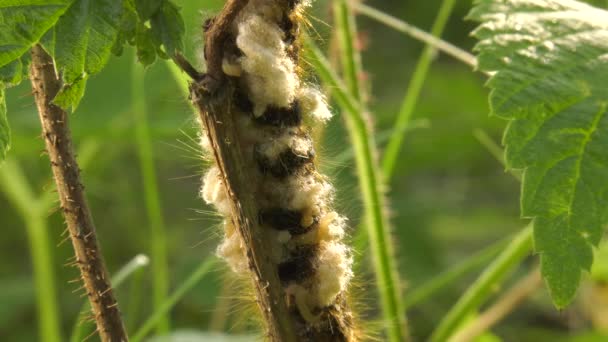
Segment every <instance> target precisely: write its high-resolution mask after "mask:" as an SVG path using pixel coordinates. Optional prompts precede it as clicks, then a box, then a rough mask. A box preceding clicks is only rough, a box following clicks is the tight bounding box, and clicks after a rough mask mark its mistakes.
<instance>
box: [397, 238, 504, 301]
mask: <svg viewBox="0 0 608 342" xmlns="http://www.w3.org/2000/svg"><path fill="white" fill-rule="evenodd" d="M509 240H510V238H509V239H503V240H500V241H498V242H495V243H494V244H492V245H490V246H488V247H486V248H484V249H482V250H480V251H478V252H477V253H475V254H473V255H471V256H470V257H468V258H466V259H465V260H463V261H461V262H459V263H458V264H456V265H454V266H450V267H449V268H448V269H447V270H445V271H444V272H441V273H440V274H438V275H437V276H435V277H433V278H431V279H430V280H429V281H427V282H425V283H424V284H422V285H420V286H418V287H417V288H415V289H413V290H411V291H409V292H408V294H407V296H405V300H404V305H405V307H406V309H409V308H411V307H412V306H415V305H417V304H419V303H421V302H424V301H425V300H427V299H429V298H430V297H432V296H433V295H434V294H435V293H437V292H439V291H440V290H441V289H443V288H445V287H447V286H448V285H450V284H452V283H453V282H454V281H455V280H456V279H458V278H460V277H462V276H464V275H465V274H467V273H469V272H471V271H473V270H475V269H477V268H478V267H481V266H482V265H484V264H486V263H487V262H489V261H491V260H492V259H493V258H494V257H495V256H496V255H497V254H498V253H499V252H500V251H501V250H503V248H504V247H505V246H506V245H507V243H508V242H509Z"/></svg>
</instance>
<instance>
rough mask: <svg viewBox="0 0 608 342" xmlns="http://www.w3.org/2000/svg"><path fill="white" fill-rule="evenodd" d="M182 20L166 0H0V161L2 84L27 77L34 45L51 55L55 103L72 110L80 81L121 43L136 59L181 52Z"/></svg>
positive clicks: (5, 140)
mask: <svg viewBox="0 0 608 342" xmlns="http://www.w3.org/2000/svg"><path fill="white" fill-rule="evenodd" d="M183 35H184V22H183V20H182V18H181V15H180V13H179V8H178V7H177V6H176V5H175V4H173V3H172V2H170V1H168V0H153V1H151V0H5V1H3V2H2V3H1V4H0V91H1V92H2V93H0V161H2V160H3V159H4V157H5V155H6V151H7V150H8V146H9V144H10V141H9V140H10V139H9V137H10V134H9V127H8V122H7V119H6V104H5V99H4V96H3V94H4V88H6V87H8V86H13V85H17V84H19V83H20V82H21V81H22V79H24V78H27V72H28V65H29V54H28V53H26V52H27V51H28V50H29V49H30V48H31V47H32V46H33V45H34V44H37V43H40V44H42V45H43V47H44V48H45V50H46V51H47V52H48V53H49V54H50V55H51V56H52V57H53V59H54V62H55V65H56V66H57V71H58V72H59V75H60V76H61V77H62V81H63V87H62V89H61V91H60V92H59V94H57V96H56V97H55V99H54V100H53V101H54V102H55V104H57V105H58V106H60V107H62V108H64V109H71V110H75V109H76V107H77V106H78V103H79V102H80V100H81V98H82V96H83V95H84V91H85V87H86V81H87V79H88V78H89V77H90V76H91V75H94V74H96V73H98V72H100V71H101V70H102V69H103V68H104V66H105V65H106V63H107V62H108V60H109V58H110V56H111V54H112V53H113V54H115V55H120V54H121V53H122V51H123V46H124V45H125V44H129V45H133V46H135V47H136V49H137V56H138V58H139V61H140V62H141V63H142V64H144V65H150V64H152V63H153V62H154V61H155V60H156V57H157V56H158V57H160V58H165V59H166V58H172V57H173V56H175V54H177V53H179V52H180V51H181V50H183V42H182V39H183Z"/></svg>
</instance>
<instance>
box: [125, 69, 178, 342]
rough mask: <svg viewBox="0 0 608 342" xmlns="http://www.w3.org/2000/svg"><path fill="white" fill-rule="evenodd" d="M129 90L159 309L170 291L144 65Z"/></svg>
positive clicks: (161, 328) (164, 324)
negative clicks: (148, 116)
mask: <svg viewBox="0 0 608 342" xmlns="http://www.w3.org/2000/svg"><path fill="white" fill-rule="evenodd" d="M132 68H133V69H132V74H131V82H132V83H131V91H132V96H133V115H134V118H135V139H136V145H137V154H138V155H139V162H140V167H141V176H142V182H143V189H144V200H145V203H146V214H147V216H148V224H149V225H150V244H151V248H150V256H151V259H152V270H153V271H152V277H153V280H152V282H153V286H152V292H153V301H154V307H155V308H156V309H158V308H159V307H160V305H161V304H162V303H163V302H164V301H165V299H166V298H167V294H168V292H169V266H168V260H167V259H168V257H167V236H166V232H165V224H164V222H163V216H162V206H161V203H160V196H159V194H158V185H157V184H156V179H157V177H156V171H155V169H154V154H153V149H152V143H151V139H150V132H149V131H150V129H149V127H148V118H147V110H146V100H145V93H144V85H145V83H144V68H143V67H141V66H140V65H138V64H135V65H133V66H132ZM157 329H158V334H160V335H163V334H165V333H167V332H169V317H167V316H165V317H161V320H160V323H159V325H158V326H157Z"/></svg>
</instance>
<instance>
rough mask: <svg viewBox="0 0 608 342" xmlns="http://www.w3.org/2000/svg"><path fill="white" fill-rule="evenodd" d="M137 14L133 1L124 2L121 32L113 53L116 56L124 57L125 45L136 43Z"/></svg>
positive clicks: (126, 0)
mask: <svg viewBox="0 0 608 342" xmlns="http://www.w3.org/2000/svg"><path fill="white" fill-rule="evenodd" d="M137 19H138V18H137V13H136V10H135V5H134V4H133V3H132V0H125V1H123V9H122V17H121V19H120V25H119V31H118V36H117V38H116V41H115V42H114V46H113V47H112V53H113V54H114V55H116V56H120V55H122V52H123V48H124V45H125V43H129V44H131V45H133V44H134V43H135V28H136V27H137Z"/></svg>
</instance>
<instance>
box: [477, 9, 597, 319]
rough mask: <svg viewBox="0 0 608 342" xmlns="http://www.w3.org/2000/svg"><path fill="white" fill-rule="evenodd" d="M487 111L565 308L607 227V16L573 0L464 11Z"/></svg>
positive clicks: (553, 286) (550, 284) (550, 278)
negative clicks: (502, 125)
mask: <svg viewBox="0 0 608 342" xmlns="http://www.w3.org/2000/svg"><path fill="white" fill-rule="evenodd" d="M469 17H470V18H471V19H473V20H476V21H480V22H481V25H480V26H479V27H478V28H477V29H476V30H475V31H474V35H475V36H476V37H477V38H478V39H479V40H480V41H479V43H478V44H477V46H476V50H477V51H478V53H479V58H478V62H479V68H480V69H481V70H484V71H487V72H490V73H493V74H492V75H493V76H492V77H491V78H490V80H489V81H488V85H489V87H490V88H491V89H492V91H491V94H490V105H491V109H492V113H493V114H494V115H497V116H499V117H501V118H504V119H506V120H508V121H509V125H508V128H507V130H506V132H505V136H504V144H505V146H506V160H507V163H508V166H509V167H510V168H514V169H523V170H524V177H523V182H522V195H521V211H522V216H524V217H527V218H533V219H534V242H535V249H536V251H537V252H538V253H540V257H541V266H542V273H543V277H544V278H545V280H546V283H547V285H548V287H549V290H550V292H551V296H552V298H553V301H554V303H555V305H556V306H557V307H559V308H563V307H565V306H566V305H568V304H569V303H570V302H571V301H572V299H573V298H574V295H575V293H576V290H577V288H578V284H579V281H580V278H581V272H582V270H589V269H590V267H591V264H592V262H593V246H597V244H598V243H599V241H600V239H601V236H602V226H603V225H604V224H605V223H606V222H607V221H608V115H605V114H606V110H607V108H608V92H607V90H608V89H607V85H608V12H605V11H603V10H600V9H596V8H593V7H591V6H588V5H586V4H583V3H579V2H576V1H570V0H517V1H499V0H478V1H476V6H475V7H474V9H473V10H472V11H471V13H470V14H469Z"/></svg>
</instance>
